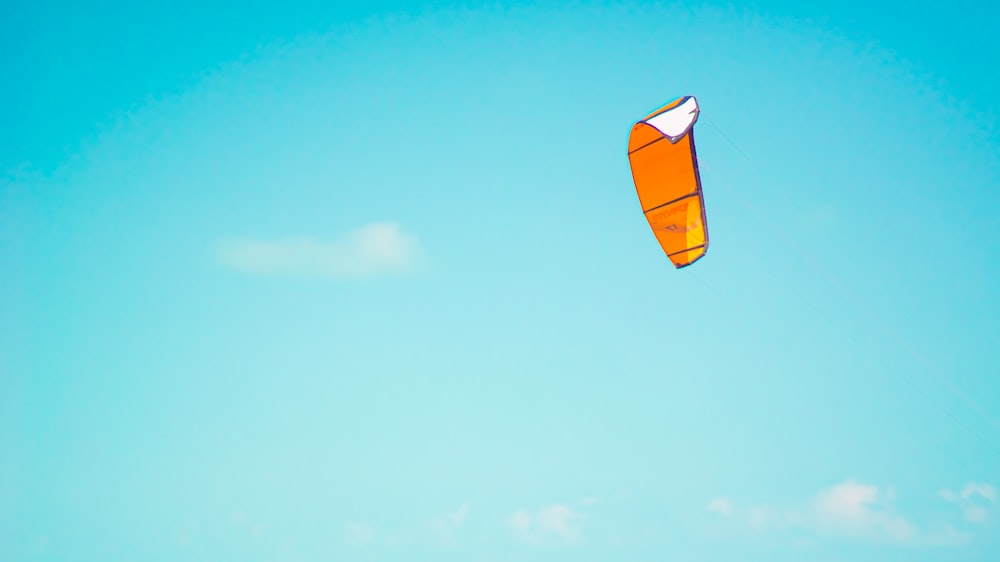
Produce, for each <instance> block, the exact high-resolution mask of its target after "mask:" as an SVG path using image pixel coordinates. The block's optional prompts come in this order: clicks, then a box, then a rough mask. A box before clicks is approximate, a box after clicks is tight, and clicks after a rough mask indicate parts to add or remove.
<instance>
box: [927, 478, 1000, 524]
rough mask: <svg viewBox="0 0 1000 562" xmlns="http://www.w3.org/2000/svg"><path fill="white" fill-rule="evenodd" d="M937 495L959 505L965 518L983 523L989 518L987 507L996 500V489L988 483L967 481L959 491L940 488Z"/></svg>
mask: <svg viewBox="0 0 1000 562" xmlns="http://www.w3.org/2000/svg"><path fill="white" fill-rule="evenodd" d="M938 497H940V498H941V499H943V500H945V501H947V502H951V503H954V504H957V505H958V506H959V507H961V509H962V513H963V514H964V515H965V518H966V520H968V521H970V522H972V523H983V522H984V521H986V520H987V519H989V515H990V510H989V508H990V507H992V505H993V504H994V503H996V501H997V490H996V488H994V487H993V486H991V485H990V484H981V483H977V482H969V483H967V484H966V485H965V486H964V487H962V490H961V491H960V492H953V491H951V490H948V489H943V490H940V491H939V492H938Z"/></svg>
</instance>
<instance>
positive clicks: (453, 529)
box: [427, 502, 469, 543]
mask: <svg viewBox="0 0 1000 562" xmlns="http://www.w3.org/2000/svg"><path fill="white" fill-rule="evenodd" d="M468 517H469V504H468V502H466V503H463V504H462V505H460V506H458V508H457V509H455V511H452V512H451V513H447V514H445V515H442V516H440V517H436V518H434V519H432V520H431V521H430V522H428V523H427V528H428V529H429V530H430V532H431V534H432V535H433V536H434V538H435V539H437V540H438V541H441V542H445V543H450V542H453V541H454V540H455V535H456V533H457V532H458V530H459V529H460V528H461V527H462V525H464V524H465V520H466V519H467V518H468Z"/></svg>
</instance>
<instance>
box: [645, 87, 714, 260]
mask: <svg viewBox="0 0 1000 562" xmlns="http://www.w3.org/2000/svg"><path fill="white" fill-rule="evenodd" d="M698 112H699V110H698V102H697V100H695V99H694V97H693V96H684V97H682V98H677V99H676V100H674V101H672V102H670V103H668V104H667V105H665V106H663V107H661V108H660V109H657V110H656V111H654V112H653V113H651V114H649V115H648V116H646V118H644V119H643V120H641V121H639V122H638V123H636V124H635V125H633V126H632V132H631V133H630V134H629V137H628V160H629V164H630V165H631V167H632V180H633V181H634V182H635V190H636V193H638V195H639V204H640V205H641V206H642V212H643V214H645V215H646V219H647V220H648V221H649V226H650V228H652V229H653V234H654V235H655V236H656V240H657V241H658V242H659V243H660V247H662V248H663V251H664V253H666V254H667V258H669V259H670V261H671V262H672V263H673V264H674V267H676V268H677V269H680V268H682V267H686V266H689V265H691V264H692V263H694V262H696V261H698V260H699V259H700V258H701V257H702V256H704V255H705V252H706V251H707V250H708V226H707V224H706V222H705V198H704V197H703V196H702V191H701V176H700V175H699V174H698V156H697V154H696V153H695V150H694V123H695V121H697V120H698Z"/></svg>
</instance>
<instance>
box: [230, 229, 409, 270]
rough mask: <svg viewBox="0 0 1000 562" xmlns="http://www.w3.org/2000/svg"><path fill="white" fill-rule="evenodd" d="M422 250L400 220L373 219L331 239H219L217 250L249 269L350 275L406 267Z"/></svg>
mask: <svg viewBox="0 0 1000 562" xmlns="http://www.w3.org/2000/svg"><path fill="white" fill-rule="evenodd" d="M420 253H421V251H420V244H419V242H418V241H417V239H416V237H414V236H413V235H410V234H406V233H404V232H403V231H402V230H401V229H400V227H399V225H397V224H395V223H372V224H369V225H367V226H364V227H362V228H359V229H357V230H354V231H353V232H351V233H350V234H348V235H347V236H345V237H344V238H342V239H339V240H332V241H323V240H318V239H315V238H311V237H301V238H289V239H284V240H270V241H268V240H230V241H226V242H223V243H221V244H219V247H218V254H217V255H218V258H219V261H220V262H221V263H222V264H223V265H225V266H226V267H229V268H230V269H233V270H235V271H238V272H240V273H244V274H247V275H261V276H291V277H318V278H325V279H349V278H362V277H374V276H379V275H398V274H402V273H407V272H409V271H412V269H413V268H414V267H415V265H416V264H417V261H418V259H419V256H420Z"/></svg>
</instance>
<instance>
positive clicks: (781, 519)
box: [707, 480, 981, 546]
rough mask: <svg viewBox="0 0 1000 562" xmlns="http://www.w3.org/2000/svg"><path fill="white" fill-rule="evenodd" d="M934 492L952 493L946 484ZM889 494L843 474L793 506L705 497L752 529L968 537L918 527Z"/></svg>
mask: <svg viewBox="0 0 1000 562" xmlns="http://www.w3.org/2000/svg"><path fill="white" fill-rule="evenodd" d="M939 495H940V496H942V497H948V498H951V497H954V498H957V497H958V495H957V494H954V493H953V492H950V491H947V490H942V491H941V492H939ZM893 499H894V493H893V490H892V489H880V488H879V487H878V486H874V485H870V484H863V483H860V482H857V481H854V480H846V481H844V482H841V483H840V484H837V485H835V486H832V487H830V488H825V489H822V490H820V491H818V492H817V493H816V494H815V495H814V496H813V497H812V498H811V499H810V500H809V501H807V502H805V503H804V504H801V505H800V506H799V507H790V508H773V507H765V506H752V507H749V508H746V509H737V508H736V507H735V506H734V505H733V503H732V502H731V500H730V499H729V498H726V497H717V498H715V499H713V500H711V501H709V502H708V505H707V509H708V510H709V511H712V512H715V513H718V514H720V515H723V516H725V517H730V518H733V519H734V520H736V521H739V522H741V523H742V524H744V525H746V526H747V527H749V528H750V529H753V530H755V531H758V532H777V531H787V530H798V531H806V532H809V533H811V534H813V535H814V536H816V537H826V538H830V539H838V540H849V541H864V542H876V543H883V544H896V545H908V546H912V545H953V544H960V543H962V542H965V541H967V540H968V538H969V537H968V535H966V534H963V533H959V532H956V531H954V530H953V529H951V528H942V529H937V530H922V529H920V528H919V527H918V526H917V525H915V524H914V523H912V522H911V521H909V520H908V519H907V518H906V517H904V516H903V515H901V514H900V513H898V512H897V510H896V508H895V506H894V504H893ZM967 516H968V514H967ZM974 516H976V517H978V516H981V514H975V515H974Z"/></svg>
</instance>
